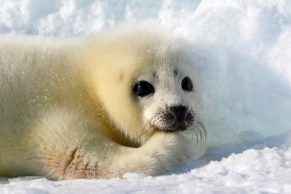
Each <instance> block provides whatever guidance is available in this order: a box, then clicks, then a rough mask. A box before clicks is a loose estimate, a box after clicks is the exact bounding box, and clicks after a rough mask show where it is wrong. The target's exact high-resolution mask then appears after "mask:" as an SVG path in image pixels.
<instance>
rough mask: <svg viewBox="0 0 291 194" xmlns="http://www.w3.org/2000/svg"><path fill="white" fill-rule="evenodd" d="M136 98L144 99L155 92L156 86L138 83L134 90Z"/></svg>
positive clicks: (143, 82)
mask: <svg viewBox="0 0 291 194" xmlns="http://www.w3.org/2000/svg"><path fill="white" fill-rule="evenodd" d="M132 91H133V93H134V94H135V95H136V96H139V97H144V96H147V95H150V94H153V93H154V92H155V89H154V86H153V85H152V84H151V83H149V82H147V81H138V82H137V83H135V84H134V86H133V88H132Z"/></svg>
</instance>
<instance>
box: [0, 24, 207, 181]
mask: <svg viewBox="0 0 291 194" xmlns="http://www.w3.org/2000/svg"><path fill="white" fill-rule="evenodd" d="M182 42H183V41H180V39H178V38H175V37H173V36H170V35H167V34H166V33H165V32H161V31H151V30H146V29H145V28H126V29H122V30H115V31H113V32H109V33H106V34H104V35H101V36H99V37H96V36H92V37H88V38H85V39H56V38H37V37H11V36H6V37H1V38H0V90H1V92H0V175H1V176H7V177H15V176H23V175H38V176H46V177H48V178H50V179H55V180H63V179H77V178H112V177H119V176H122V174H124V173H126V172H136V173H144V174H147V175H160V174H164V173H169V172H171V171H172V170H174V169H175V168H177V167H179V166H181V165H182V164H185V163H186V162H189V161H191V160H193V159H197V158H199V157H200V156H201V155H202V154H203V153H204V151H205V149H206V130H205V128H204V126H203V124H202V122H201V119H200V118H199V115H198V114H197V111H196V110H195V108H196V97H195V95H196V93H197V92H199V91H195V85H196V84H197V83H195V81H194V79H195V76H194V75H195V72H194V70H193V69H192V66H193V62H192V61H191V56H190V54H189V52H188V49H187V48H186V47H185V46H184V43H182Z"/></svg>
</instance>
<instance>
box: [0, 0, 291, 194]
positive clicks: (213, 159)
mask: <svg viewBox="0 0 291 194" xmlns="http://www.w3.org/2000/svg"><path fill="white" fill-rule="evenodd" d="M145 20H146V21H151V22H155V23H158V24H160V25H162V26H164V27H167V28H169V29H170V31H173V32H175V33H178V34H180V35H182V36H184V37H185V38H187V39H188V40H189V41H191V42H192V43H193V49H194V51H195V52H194V53H195V54H194V56H193V57H194V59H195V60H196V64H195V65H196V68H197V71H199V72H201V75H203V80H198V81H199V82H198V83H200V84H199V87H200V88H198V89H199V91H200V92H201V94H202V97H203V98H202V99H203V101H202V102H203V103H202V104H203V106H202V107H200V110H201V114H202V115H203V119H204V120H205V123H206V126H207V128H208V130H209V143H210V147H209V149H208V151H207V153H206V155H205V156H204V158H202V159H201V160H199V161H197V162H193V163H192V164H189V165H188V166H185V168H184V169H182V170H180V171H177V172H176V173H175V174H173V175H167V176H160V177H147V176H143V175H137V174H126V175H124V177H123V178H122V179H113V180H75V181H61V182H53V181H48V180H47V179H45V178H41V177H26V178H16V179H5V178H3V179H0V193H33V194H34V193H68V194H69V193H70V194H71V193H177V192H179V193H202V192H204V193H291V133H290V130H291V121H290V118H291V101H290V99H291V64H290V63H291V54H290V53H291V1H289V0H216V1H211V0H202V1H199V0H181V1H174V0H152V1H142V0H127V1H125V0H71V1H67V0H50V1H48V0H2V1H1V5H0V34H6V33H8V34H37V35H42V36H60V37H68V36H82V35H86V34H89V33H98V32H100V31H102V30H103V29H108V28H112V27H115V26H116V25H119V24H122V23H134V22H140V21H145ZM288 131H289V132H288Z"/></svg>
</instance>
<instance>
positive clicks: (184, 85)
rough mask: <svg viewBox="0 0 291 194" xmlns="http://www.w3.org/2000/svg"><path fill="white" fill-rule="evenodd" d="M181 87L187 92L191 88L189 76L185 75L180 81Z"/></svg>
mask: <svg viewBox="0 0 291 194" xmlns="http://www.w3.org/2000/svg"><path fill="white" fill-rule="evenodd" d="M181 86H182V89H183V90H185V91H188V92H191V91H192V90H193V83H192V81H191V79H190V78H189V77H185V78H184V79H183V80H182V82H181Z"/></svg>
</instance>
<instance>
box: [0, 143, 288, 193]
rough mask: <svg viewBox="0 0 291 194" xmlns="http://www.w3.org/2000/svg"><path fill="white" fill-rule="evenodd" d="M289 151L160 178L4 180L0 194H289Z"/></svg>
mask: <svg viewBox="0 0 291 194" xmlns="http://www.w3.org/2000/svg"><path fill="white" fill-rule="evenodd" d="M290 161H291V148H284V149H283V148H282V149H278V148H264V149H260V150H255V149H249V150H247V151H244V152H243V153H241V154H232V155H230V156H229V157H228V158H224V159H222V160H221V161H219V162H218V161H212V162H210V163H209V164H208V165H206V166H204V167H201V168H198V169H194V170H192V171H190V172H187V173H184V174H177V175H168V176H160V177H146V176H142V175H138V174H125V175H124V177H123V178H122V179H112V180H75V181H58V182H53V181H48V180H47V179H45V178H38V177H29V178H18V179H10V180H5V181H4V180H3V181H2V186H1V182H0V193H4V194H6V193H17V194H49V193H62V194H66V193H67V194H74V193H76V194H79V193H87V194H90V193H103V194H110V193H112V194H115V193H120V194H122V193H124V194H129V193H152V194H155V193H157V194H160V193H168V194H170V193H173V194H176V193H181V194H182V193H288V192H289V193H290V191H291V183H290V174H291V162H290Z"/></svg>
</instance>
